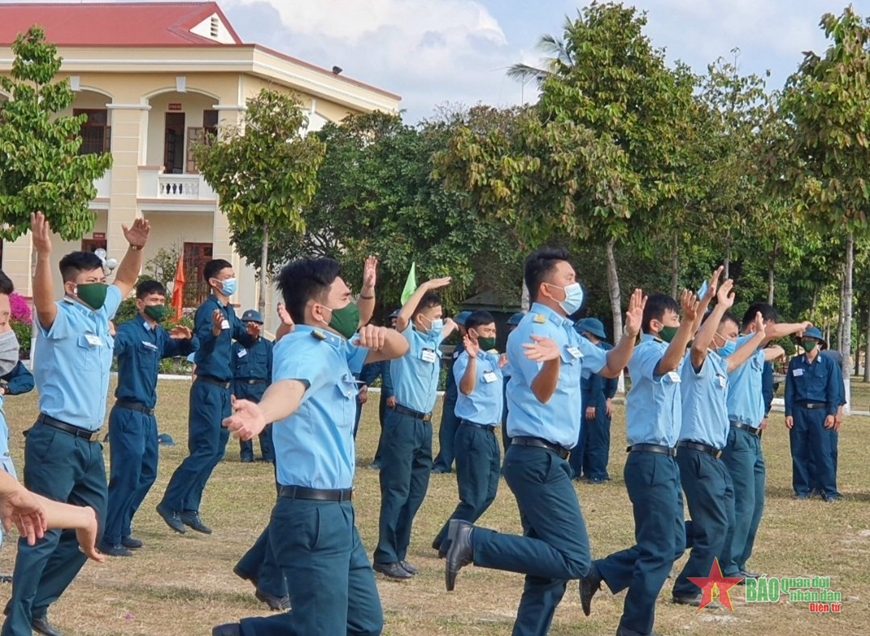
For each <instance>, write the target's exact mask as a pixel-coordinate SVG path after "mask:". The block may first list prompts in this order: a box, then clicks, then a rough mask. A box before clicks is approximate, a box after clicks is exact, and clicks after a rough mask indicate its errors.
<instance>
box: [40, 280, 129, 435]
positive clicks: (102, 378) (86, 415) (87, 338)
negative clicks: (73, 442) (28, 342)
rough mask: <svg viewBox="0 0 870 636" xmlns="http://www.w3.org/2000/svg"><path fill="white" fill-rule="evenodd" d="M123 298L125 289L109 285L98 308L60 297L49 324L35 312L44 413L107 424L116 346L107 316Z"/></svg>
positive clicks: (84, 424)
mask: <svg viewBox="0 0 870 636" xmlns="http://www.w3.org/2000/svg"><path fill="white" fill-rule="evenodd" d="M121 300H122V299H121V290H120V289H118V288H117V287H116V286H115V285H109V289H108V291H107V292H106V301H105V303H104V304H103V306H102V307H101V308H100V310H99V311H91V310H90V309H88V308H87V307H85V306H84V305H82V304H81V303H79V302H76V301H75V300H73V299H71V298H64V299H63V300H59V301H57V315H56V316H55V318H54V323H53V324H52V325H51V328H50V329H48V330H46V329H43V328H42V325H41V324H39V320H38V319H36V318H35V320H36V324H37V326H38V328H39V332H38V336H37V338H36V345H35V354H34V355H35V358H36V359H35V360H34V369H33V379H34V381H35V382H36V390H37V391H38V392H39V410H40V411H41V412H42V413H45V414H46V415H48V416H50V417H53V418H55V419H58V420H60V421H61V422H65V423H67V424H72V425H73V426H78V427H80V428H84V429H87V430H89V431H95V430H97V429H98V428H100V427H101V426H102V425H103V419H104V418H105V416H106V395H107V394H108V392H109V371H110V370H111V368H112V350H113V347H114V339H113V338H112V336H111V335H109V320H111V319H112V318H113V317H114V316H115V312H116V311H117V310H118V305H120V304H121Z"/></svg>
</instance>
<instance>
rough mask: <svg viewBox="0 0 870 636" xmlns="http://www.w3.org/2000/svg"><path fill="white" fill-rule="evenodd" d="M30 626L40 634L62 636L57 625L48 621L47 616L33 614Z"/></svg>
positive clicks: (43, 635)
mask: <svg viewBox="0 0 870 636" xmlns="http://www.w3.org/2000/svg"><path fill="white" fill-rule="evenodd" d="M30 627H31V628H32V629H33V631H35V632H36V633H37V634H42V636H63V634H62V633H61V631H60V630H59V629H58V628H57V627H55V626H54V625H52V624H51V623H49V622H48V617H47V616H39V617H36V616H34V617H33V618H31V619H30Z"/></svg>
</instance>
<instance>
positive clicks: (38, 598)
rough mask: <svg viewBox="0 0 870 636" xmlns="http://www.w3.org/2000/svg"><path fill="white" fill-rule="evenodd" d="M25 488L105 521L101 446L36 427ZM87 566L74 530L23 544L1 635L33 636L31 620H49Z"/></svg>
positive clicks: (51, 532)
mask: <svg viewBox="0 0 870 636" xmlns="http://www.w3.org/2000/svg"><path fill="white" fill-rule="evenodd" d="M113 443H114V442H113ZM24 485H25V486H26V487H27V488H28V489H29V490H32V491H33V492H35V493H37V494H39V495H42V496H43V497H47V498H48V499H53V500H54V501H62V502H64V503H69V504H73V505H76V506H90V507H92V508H93V509H94V510H95V511H96V514H97V519H98V520H101V519H104V518H105V512H106V498H107V495H106V467H105V464H104V463H103V447H102V445H101V444H100V443H99V442H88V441H85V440H84V439H82V438H80V437H75V436H74V435H71V434H70V433H66V432H64V431H60V430H57V429H55V428H51V427H49V426H46V425H44V424H36V425H34V427H33V428H31V429H30V430H29V431H28V433H27V441H26V442H25V444H24ZM86 560H87V557H86V556H85V555H84V553H83V552H82V551H81V550H79V544H78V541H77V540H76V533H75V531H74V530H48V531H46V533H45V537H44V538H43V539H41V540H39V541H37V542H36V545H33V546H29V545H27V541H26V540H25V539H19V540H18V555H17V556H16V557H15V571H14V573H13V581H12V598H11V599H10V600H9V604H8V608H9V613H8V616H7V618H6V621H5V622H4V623H3V630H2V632H0V633H2V634H3V636H22V635H29V634H30V633H31V628H30V621H31V618H32V617H44V616H46V614H47V612H48V606H49V605H51V604H52V603H54V602H55V601H56V600H57V599H58V598H60V595H61V594H63V592H64V590H65V589H66V588H67V587H68V586H69V584H70V583H72V581H73V579H74V578H75V577H76V575H77V574H78V573H79V570H81V568H82V566H83V565H84V564H85V561H86Z"/></svg>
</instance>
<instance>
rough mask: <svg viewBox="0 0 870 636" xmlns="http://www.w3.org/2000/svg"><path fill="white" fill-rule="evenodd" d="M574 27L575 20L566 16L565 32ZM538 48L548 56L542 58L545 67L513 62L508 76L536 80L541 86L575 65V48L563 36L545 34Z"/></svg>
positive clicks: (522, 80) (516, 78)
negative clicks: (546, 80) (553, 76)
mask: <svg viewBox="0 0 870 636" xmlns="http://www.w3.org/2000/svg"><path fill="white" fill-rule="evenodd" d="M573 28H574V23H573V21H572V20H571V19H570V18H568V17H567V16H566V17H565V28H564V32H565V33H570V32H571V30H572V29H573ZM536 48H537V49H538V50H539V51H541V52H542V53H544V55H545V56H546V57H544V58H543V59H542V60H541V61H542V62H543V63H544V67H545V68H538V67H535V66H529V65H528V64H522V63H518V64H513V65H511V67H510V68H509V69H508V72H507V75H508V77H510V78H511V79H515V80H518V81H520V82H522V83H523V84H525V83H526V82H528V81H529V80H535V82H536V83H537V84H538V86H539V87H540V85H541V84H542V83H543V81H544V80H545V79H547V78H548V77H550V76H551V75H562V74H565V73H566V72H567V71H568V70H569V69H570V68H571V67H572V66H574V50H573V48H571V45H570V44H569V43H568V42H566V40H565V39H563V38H559V37H556V36H555V35H544V36H542V37H541V40H540V42H538V45H537V47H536Z"/></svg>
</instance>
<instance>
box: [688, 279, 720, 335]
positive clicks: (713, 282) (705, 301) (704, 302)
mask: <svg viewBox="0 0 870 636" xmlns="http://www.w3.org/2000/svg"><path fill="white" fill-rule="evenodd" d="M724 269H725V268H724V267H722V266H719V267H718V268H717V269H716V271H715V272H713V275H712V276H711V277H710V280H709V281H708V282H707V291H706V292H704V295H703V296H702V297H701V298H700V301H701V304H700V305H698V315H697V316H696V317H695V324H694V325H692V333H694V334H697V333H698V329H699V328H700V326H701V323H702V322H703V321H704V314H706V313H707V308H708V307H709V306H710V302H711V301H712V300H713V298H714V297H715V296H716V293H717V287H718V285H719V277H720V276H721V275H722V271H723V270H724Z"/></svg>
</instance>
